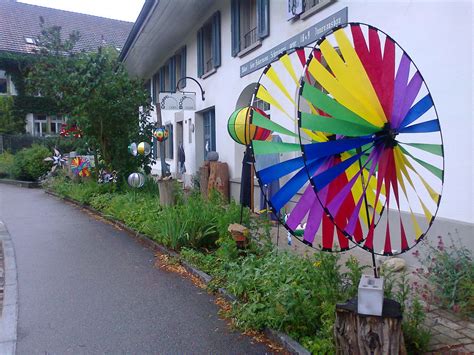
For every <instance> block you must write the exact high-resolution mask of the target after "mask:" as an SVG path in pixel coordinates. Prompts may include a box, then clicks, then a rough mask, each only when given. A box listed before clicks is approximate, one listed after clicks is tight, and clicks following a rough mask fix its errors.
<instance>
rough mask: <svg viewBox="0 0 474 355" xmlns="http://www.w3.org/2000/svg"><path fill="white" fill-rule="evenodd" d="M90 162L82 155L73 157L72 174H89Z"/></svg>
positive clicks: (82, 175)
mask: <svg viewBox="0 0 474 355" xmlns="http://www.w3.org/2000/svg"><path fill="white" fill-rule="evenodd" d="M90 167H91V163H90V162H89V160H87V159H85V158H82V157H75V158H74V159H73V160H72V162H71V170H72V172H73V174H74V175H77V176H80V177H87V176H91V171H90Z"/></svg>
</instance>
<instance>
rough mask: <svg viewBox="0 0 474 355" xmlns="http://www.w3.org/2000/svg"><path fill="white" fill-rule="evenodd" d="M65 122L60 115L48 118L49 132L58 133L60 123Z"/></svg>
mask: <svg viewBox="0 0 474 355" xmlns="http://www.w3.org/2000/svg"><path fill="white" fill-rule="evenodd" d="M64 123H65V120H64V118H63V117H62V116H53V117H51V118H50V121H49V127H50V130H49V133H51V134H59V132H61V125H63V124H64Z"/></svg>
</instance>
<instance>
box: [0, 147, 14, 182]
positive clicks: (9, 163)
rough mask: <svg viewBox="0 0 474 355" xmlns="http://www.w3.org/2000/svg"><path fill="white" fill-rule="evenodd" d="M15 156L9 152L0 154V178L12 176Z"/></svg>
mask: <svg viewBox="0 0 474 355" xmlns="http://www.w3.org/2000/svg"><path fill="white" fill-rule="evenodd" d="M13 164H14V156H13V154H10V153H8V152H4V153H2V154H0V178H10V177H12V171H13Z"/></svg>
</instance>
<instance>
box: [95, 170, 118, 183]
mask: <svg viewBox="0 0 474 355" xmlns="http://www.w3.org/2000/svg"><path fill="white" fill-rule="evenodd" d="M97 182H98V183H99V184H108V183H111V182H112V183H116V182H117V172H116V171H115V170H113V171H112V172H109V171H107V170H105V169H100V170H99V177H98V178H97Z"/></svg>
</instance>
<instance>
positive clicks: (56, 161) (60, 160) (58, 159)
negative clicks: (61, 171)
mask: <svg viewBox="0 0 474 355" xmlns="http://www.w3.org/2000/svg"><path fill="white" fill-rule="evenodd" d="M44 161H48V162H49V161H50V162H52V163H53V166H52V168H51V172H53V173H54V172H55V171H56V169H57V168H64V167H65V166H66V163H67V157H66V156H65V155H62V154H61V152H60V151H59V150H57V149H56V148H54V150H53V155H52V156H51V157H47V158H45V159H44Z"/></svg>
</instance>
